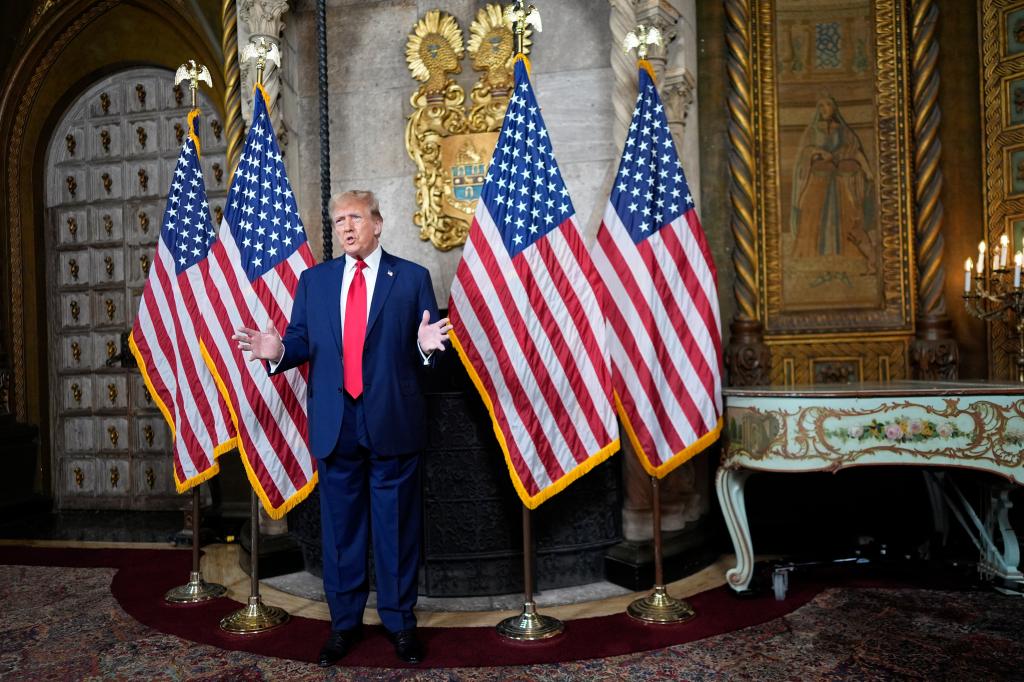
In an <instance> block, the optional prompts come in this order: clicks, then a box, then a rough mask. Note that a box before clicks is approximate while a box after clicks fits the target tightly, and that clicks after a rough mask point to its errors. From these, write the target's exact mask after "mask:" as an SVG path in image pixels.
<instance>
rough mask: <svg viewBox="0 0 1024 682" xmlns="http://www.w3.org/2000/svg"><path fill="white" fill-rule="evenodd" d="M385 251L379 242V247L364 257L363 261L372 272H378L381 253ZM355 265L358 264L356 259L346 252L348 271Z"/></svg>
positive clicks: (346, 268) (346, 267)
mask: <svg viewBox="0 0 1024 682" xmlns="http://www.w3.org/2000/svg"><path fill="white" fill-rule="evenodd" d="M383 252H384V249H382V248H381V247H380V244H377V248H376V249H374V250H373V252H372V253H371V254H370V255H369V256H367V257H366V258H364V259H363V261H364V262H365V263H366V267H367V268H368V269H369V270H370V271H372V272H376V271H377V267H378V266H379V265H380V256H381V254H382V253H383ZM355 266H356V259H355V258H353V257H352V256H350V255H348V254H347V253H346V254H345V270H346V271H348V270H351V269H352V268H354V267H355Z"/></svg>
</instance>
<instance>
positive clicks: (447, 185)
mask: <svg viewBox="0 0 1024 682" xmlns="http://www.w3.org/2000/svg"><path fill="white" fill-rule="evenodd" d="M470 34H471V37H470V41H469V53H470V55H471V57H472V63H473V67H474V69H476V70H477V71H481V72H482V75H481V77H480V79H479V81H478V82H477V84H476V85H475V86H474V88H473V91H472V106H471V109H470V111H469V112H468V114H467V112H466V109H465V100H466V95H465V91H464V90H463V89H462V86H460V85H459V84H458V83H456V82H455V81H454V80H453V79H451V78H449V76H448V74H451V73H459V72H460V71H461V69H462V66H461V60H462V58H463V56H464V50H463V46H462V31H461V29H460V28H459V25H458V23H457V22H456V20H455V18H454V17H452V16H450V15H448V14H444V13H442V12H440V11H438V10H432V11H430V12H427V14H426V15H425V16H424V17H423V18H422V19H420V21H419V22H417V24H416V26H415V29H414V31H413V33H412V34H410V36H409V40H408V42H407V43H406V49H405V57H406V62H407V63H408V66H409V71H410V73H411V74H412V77H413V78H415V79H416V80H418V81H421V82H422V83H423V84H422V85H420V86H419V88H418V89H417V90H416V92H415V93H414V94H413V95H412V98H411V100H410V101H411V103H412V106H413V110H414V111H413V113H412V115H411V116H410V117H409V122H408V124H407V125H406V131H405V146H406V151H407V152H408V153H409V156H410V158H412V160H413V161H414V162H415V163H416V167H417V172H416V176H415V178H414V182H415V183H416V203H417V206H418V210H417V211H416V213H415V215H414V216H413V221H414V222H415V223H416V224H417V225H419V226H420V239H423V240H428V239H429V240H430V241H431V243H433V244H434V246H435V247H436V248H438V249H440V250H442V251H448V250H449V249H452V248H454V247H456V246H459V245H460V244H464V243H465V241H466V237H467V235H468V234H469V225H470V223H471V221H472V219H473V213H474V212H475V211H476V201H477V199H478V198H479V196H480V189H481V188H482V186H483V180H484V175H485V174H486V173H487V166H488V164H489V163H490V159H491V154H492V153H493V151H494V145H495V144H496V143H497V141H498V132H499V131H500V129H501V121H502V118H503V117H504V115H505V108H506V106H507V105H508V93H509V90H510V88H511V83H512V81H513V75H512V58H513V56H514V55H513V35H512V28H511V26H510V25H509V24H508V23H507V22H506V20H505V18H504V15H503V12H502V8H501V6H500V5H496V4H493V5H487V6H486V7H484V8H482V9H481V10H480V11H479V12H478V13H477V17H476V19H475V20H474V22H473V24H472V26H471V28H470Z"/></svg>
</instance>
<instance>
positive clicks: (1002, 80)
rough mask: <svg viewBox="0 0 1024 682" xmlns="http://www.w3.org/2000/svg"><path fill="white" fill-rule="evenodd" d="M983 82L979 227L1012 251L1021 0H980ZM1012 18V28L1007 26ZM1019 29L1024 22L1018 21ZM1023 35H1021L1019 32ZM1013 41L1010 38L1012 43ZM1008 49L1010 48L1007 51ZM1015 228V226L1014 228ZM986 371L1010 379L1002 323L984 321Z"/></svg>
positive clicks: (1019, 148) (1019, 204) (1021, 143)
mask: <svg viewBox="0 0 1024 682" xmlns="http://www.w3.org/2000/svg"><path fill="white" fill-rule="evenodd" d="M979 13H980V24H981V25H980V33H981V36H980V39H981V80H982V84H981V87H982V101H981V119H982V163H983V165H984V176H985V183H984V201H985V206H984V220H985V223H984V231H983V233H982V238H984V239H985V240H987V241H988V242H989V243H990V244H991V243H995V242H997V241H998V240H999V237H1000V236H1002V235H1003V234H1007V233H1008V234H1009V236H1010V237H1011V238H1014V244H1013V249H1012V251H1017V250H1018V249H1019V248H1020V238H1021V231H1022V230H1024V187H1022V182H1024V180H1022V177H1024V175H1022V174H1024V167H1022V166H1021V162H1022V160H1024V118H1022V117H1021V114H1020V113H1019V112H1020V111H1021V110H1020V109H1019V108H1018V105H1017V99H1018V91H1020V92H1021V95H1020V96H1021V97H1024V78H1022V77H1021V73H1022V64H1024V47H1022V46H1024V43H1022V42H1021V41H1020V40H1017V36H1016V31H1013V32H1014V33H1015V35H1010V33H1011V31H1012V29H1017V24H1018V23H1020V22H1022V21H1024V3H1022V2H1020V0H984V2H982V3H980V9H979ZM1011 20H1013V21H1014V26H1013V27H1011V26H1009V24H1010V22H1011ZM1021 28H1022V29H1024V24H1021ZM1021 38H1024V36H1021ZM1011 41H1012V42H1011ZM1011 48H1012V51H1011ZM1015 228H1016V229H1015ZM989 333H990V337H989V338H990V340H989V344H988V348H989V350H988V353H989V375H990V377H991V378H993V379H1011V380H1012V379H1015V378H1016V365H1015V357H1014V355H1013V354H1012V353H1010V352H1007V351H1006V350H1005V349H1006V348H1013V347H1016V338H1015V332H1014V330H1013V329H1012V328H1011V327H1009V326H1007V325H1006V324H1004V323H1002V322H993V323H990V324H989Z"/></svg>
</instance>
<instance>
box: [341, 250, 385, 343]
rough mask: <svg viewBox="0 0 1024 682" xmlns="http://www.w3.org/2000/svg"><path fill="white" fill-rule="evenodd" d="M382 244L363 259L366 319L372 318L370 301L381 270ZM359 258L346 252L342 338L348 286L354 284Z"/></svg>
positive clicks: (342, 284)
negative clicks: (353, 279)
mask: <svg viewBox="0 0 1024 682" xmlns="http://www.w3.org/2000/svg"><path fill="white" fill-rule="evenodd" d="M381 253H382V251H381V248H380V244H377V248H376V249H374V250H373V253H371V254H370V255H369V256H367V257H366V258H364V259H363V262H364V263H366V267H365V268H364V269H363V279H365V280H366V319H367V320H369V319H370V302H371V301H372V300H373V290H374V288H375V287H376V286H377V272H378V270H380V254H381ZM357 262H358V260H357V259H356V258H353V257H352V256H350V255H348V254H345V274H344V276H343V277H342V278H341V338H343V339H344V338H345V304H346V303H348V288H349V287H350V286H352V278H353V277H355V276H356V263H357Z"/></svg>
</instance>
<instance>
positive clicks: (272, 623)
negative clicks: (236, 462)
mask: <svg viewBox="0 0 1024 682" xmlns="http://www.w3.org/2000/svg"><path fill="white" fill-rule="evenodd" d="M279 54H280V53H279V52H278V50H277V46H276V45H274V44H273V43H271V44H270V45H267V41H266V38H260V41H259V43H257V42H256V41H255V40H254V41H252V42H250V43H249V44H248V45H246V47H245V50H243V51H242V59H243V60H245V59H255V60H256V82H257V83H258V84H259V85H261V86H262V85H263V69H264V67H265V66H266V64H267V59H270V60H272V61H273V62H274V63H275V65H276V66H277V67H279V68H280V66H281V62H280V56H279ZM250 499H251V503H250V505H249V601H248V603H247V604H246V605H245V606H244V607H243V608H241V609H239V610H237V611H235V612H234V613H230V614H228V615H227V616H225V617H224V618H222V619H221V621H220V629H221V630H224V631H225V632H229V633H231V634H233V635H255V634H259V633H261V632H266V631H267V630H271V629H273V628H276V627H278V626H280V625H284V624H285V623H286V622H287V621H288V619H289V617H290V616H289V615H288V612H287V611H285V610H284V609H282V608H278V607H277V606H268V605H266V604H264V603H263V600H262V598H261V597H260V499H259V497H258V496H257V495H256V489H255V488H252V490H251V491H250Z"/></svg>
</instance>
